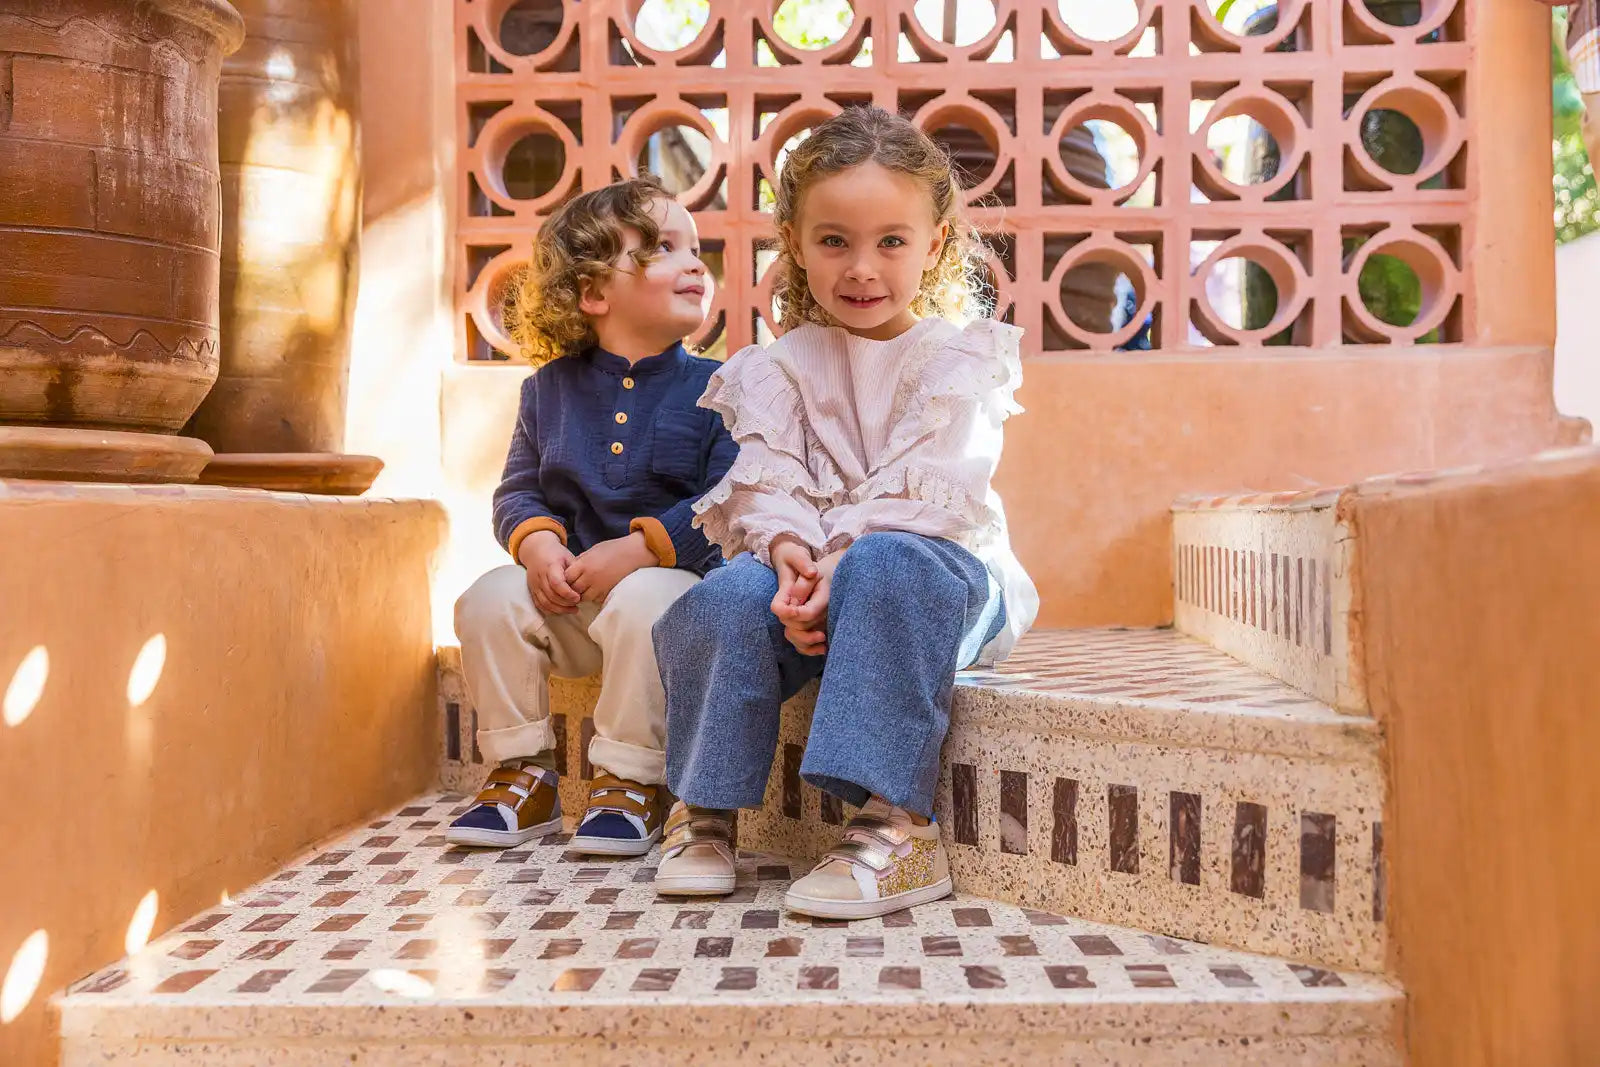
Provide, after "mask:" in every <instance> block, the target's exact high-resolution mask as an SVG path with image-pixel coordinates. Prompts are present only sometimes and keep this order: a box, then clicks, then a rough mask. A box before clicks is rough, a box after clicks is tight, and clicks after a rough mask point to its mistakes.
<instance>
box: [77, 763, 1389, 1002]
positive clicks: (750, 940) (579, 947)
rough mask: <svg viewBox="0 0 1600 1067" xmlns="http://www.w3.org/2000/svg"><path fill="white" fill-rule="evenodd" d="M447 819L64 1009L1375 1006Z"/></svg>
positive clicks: (1201, 966)
mask: <svg viewBox="0 0 1600 1067" xmlns="http://www.w3.org/2000/svg"><path fill="white" fill-rule="evenodd" d="M464 803H465V801H464V800H463V798H461V797H460V796H457V795H453V794H444V795H436V796H429V797H425V798H423V799H420V800H418V801H417V802H416V803H414V804H412V805H410V806H408V807H406V808H403V809H401V810H400V811H397V812H395V813H394V814H392V815H390V816H388V817H386V818H382V819H378V820H376V821H375V822H373V823H371V824H370V825H368V826H366V827H363V828H362V829H360V830H358V831H356V832H355V833H353V834H351V835H349V836H348V837H347V838H346V839H345V840H343V841H341V842H339V843H338V844H336V845H334V846H333V847H332V848H330V849H329V850H327V851H325V852H322V853H319V854H317V855H315V856H312V857H310V858H308V859H306V860H305V861H304V862H302V863H299V864H296V865H295V866H292V867H290V868H289V869H287V870H285V871H283V872H282V873H281V874H278V875H277V876H275V877H273V878H271V879H269V880H267V881H266V882H263V883H262V884H260V885H258V886H256V887H254V888H253V889H250V890H248V891H246V892H244V893H241V894H240V895H239V897H238V899H237V901H235V902H233V903H230V904H227V905H225V906H223V907H220V908H218V909H216V910H213V911H210V912H208V913H206V914H204V915H201V916H199V917H198V918H195V919H193V920H192V921H190V922H187V923H185V924H184V925H183V926H182V927H180V928H179V929H177V930H175V931H173V932H171V933H169V934H167V935H166V936H164V937H162V938H160V939H159V940H157V941H155V942H153V943H152V944H151V945H150V946H149V947H148V948H147V949H146V950H145V951H143V952H142V953H140V954H139V955H138V956H136V957H134V958H132V959H130V960H126V961H124V962H122V963H120V964H118V965H116V966H114V967H110V968H108V969H106V970H103V971H101V972H100V973H98V974H95V975H92V976H90V977H89V978H87V979H85V980H83V981H81V982H79V983H77V984H76V985H75V986H74V987H73V988H72V990H71V995H70V997H69V999H68V1002H67V1005H68V1007H69V1009H70V1007H71V1006H72V1005H73V1004H74V1003H77V1004H85V1003H93V1004H95V1005H100V1006H106V1005H146V1004H152V1005H153V1004H160V1005H175V1004H176V1005H181V1004H182V1003H184V1002H185V1001H186V1000H187V1001H189V1002H193V1003H203V1004H206V1005H228V1004H265V1003H271V1004H280V1005H281V1004H303V1005H328V1004H339V1003H353V1004H384V1003H406V1002H409V1003H418V1002H431V1001H440V1000H459V999H468V1000H481V1001H486V1002H490V1003H498V1004H508V1003H511V1004H520V1005H537V1004H542V1003H550V1004H569V1003H573V1002H584V1001H585V1000H586V999H587V998H612V999H616V998H621V999H622V1000H624V1001H627V1000H636V1001H639V1002H641V1003H655V1002H657V1001H658V999H659V997H660V995H661V994H665V993H670V994H672V996H673V999H674V1000H676V1001H682V1000H684V999H687V1000H689V1001H691V1002H712V1003H714V1002H717V1001H718V1000H719V999H720V998H725V997H728V996H730V995H739V996H742V997H746V998H748V997H752V996H753V997H756V998H761V999H770V1000H772V1001H778V1002H783V1001H789V1000H794V999H796V998H799V999H808V998H821V999H824V1000H837V1001H841V1002H845V1001H849V1002H858V1001H873V1000H880V999H898V1000H901V1001H904V1000H905V999H906V998H911V999H912V1000H914V1001H916V1002H928V1001H933V1002H947V1003H948V1002H966V1001H970V1000H974V999H978V1000H982V999H984V998H991V997H999V998H1002V999H1007V1000H1010V1001H1016V1000H1019V999H1021V1000H1026V1001H1039V1002H1053V1001H1061V1002H1070V1001H1074V1000H1080V1001H1081V1000H1084V999H1092V998H1102V997H1111V998H1127V997H1129V996H1134V997H1138V998H1145V999H1151V1000H1182V1001H1203V1002H1222V1003H1226V1002H1237V1001H1256V1002H1259V1001H1261V1000H1262V999H1264V998H1266V999H1273V998H1284V999H1291V1000H1295V1001H1297V1002H1304V1001H1308V1000H1310V1001H1317V1000H1323V1001H1330V1000H1339V999H1341V998H1345V997H1363V998H1367V997H1371V996H1382V995H1386V993H1387V990H1388V987H1387V986H1385V985H1384V984H1383V983H1382V982H1380V981H1378V980H1376V979H1373V978H1371V977H1367V976H1360V975H1354V974H1338V973H1335V972H1332V971H1328V970H1322V969H1317V968H1309V967H1301V966H1295V965H1291V964H1289V963H1286V962H1283V961H1279V960H1273V959H1269V958H1265V957H1260V956H1252V955H1247V954H1243V953H1238V952H1231V951H1227V950H1223V949H1217V948H1211V947H1207V946H1204V945H1199V944H1193V943H1186V942H1181V941H1175V940H1171V939H1168V938H1164V937H1157V936H1153V935H1146V934H1142V933H1139V932H1137V931H1134V930H1128V929H1123V928H1119V927H1112V926H1105V925H1100V924H1095V923H1088V922H1081V921H1078V920H1075V919H1068V918H1064V917H1062V916H1059V915H1054V914H1048V913H1045V912H1039V911H1031V910H1028V909H1024V908H1019V907H1014V906H1011V905H1006V904H999V903H995V902H991V901H984V900H977V899H972V898H968V897H957V898H951V899H949V900H946V901H943V902H940V903H937V904H932V905H928V906H926V907H923V908H919V909H917V910H915V911H914V912H911V913H902V914H899V915H894V916H889V917H887V918H885V919H872V920H866V921H862V922H858V923H841V922H827V921H810V920H802V919H800V918H799V917H797V916H792V915H790V914H788V913H786V912H785V911H784V910H783V907H782V896H783V892H784V890H785V889H786V888H787V886H788V883H789V881H790V879H791V878H793V877H797V876H798V875H799V874H801V873H803V871H800V870H797V869H795V868H794V867H793V866H792V865H791V864H789V863H788V862H785V861H784V860H782V859H776V858H772V857H768V856H764V855H759V854H751V853H744V854H741V857H740V860H739V883H738V888H737V889H736V891H735V892H734V893H733V895H732V896H731V897H728V898H727V899H725V900H720V901H693V900H691V901H669V900H666V899H662V898H658V897H657V896H656V895H655V892H654V889H653V887H652V884H651V879H652V876H653V875H654V864H655V856H654V855H653V854H652V855H651V856H647V857H645V858H643V859H638V860H621V861H595V860H591V859H588V858H584V857H580V856H578V855H576V854H574V853H572V852H569V851H567V850H566V848H565V844H566V835H564V834H555V835H551V836H550V837H547V838H545V839H544V840H542V841H540V842H538V843H535V844H531V845H530V846H529V847H525V848H521V849H517V850H513V851H505V852H495V851H486V850H463V849H454V848H450V847H448V846H447V845H446V844H445V841H444V838H443V836H442V834H443V828H444V826H445V825H446V824H447V822H448V821H449V819H450V818H451V817H452V815H453V814H455V813H456V812H458V811H460V810H462V805H463V804H464Z"/></svg>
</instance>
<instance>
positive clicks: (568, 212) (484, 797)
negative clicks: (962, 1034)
mask: <svg viewBox="0 0 1600 1067" xmlns="http://www.w3.org/2000/svg"><path fill="white" fill-rule="evenodd" d="M709 285H710V281H709V279H708V278H707V277H706V268H705V264H704V263H702V262H701V261H700V242H699V238H698V237H697V236H696V233H695V226H694V220H693V219H692V218H690V217H689V213H688V212H687V211H685V210H684V209H683V208H682V206H680V205H679V204H678V203H676V202H675V201H674V200H673V199H672V197H671V196H670V195H668V193H667V191H666V190H665V189H664V188H662V186H661V184H660V182H658V181H656V180H655V179H654V178H650V177H643V178H635V179H633V180H631V181H625V182H618V183H616V184H614V185H608V186H606V187H605V188H604V189H597V190H595V191H593V192H589V193H585V194H583V195H582V196H579V197H577V198H575V199H573V200H571V201H569V202H568V203H567V204H565V205H564V206H563V207H562V208H561V209H560V210H559V211H557V212H556V213H555V214H554V215H552V216H551V217H550V218H549V220H548V221H546V222H545V224H544V226H543V227H541V228H540V230H539V236H538V239H537V241H536V243H535V246H534V262H533V265H532V269H530V270H529V271H528V272H527V273H526V274H525V275H524V276H523V277H522V279H521V282H520V284H519V286H518V288H517V290H516V316H515V320H516V335H517V340H518V341H519V342H520V343H521V345H522V347H523V349H524V351H525V352H526V353H527V355H528V357H529V359H530V360H531V361H533V362H534V363H535V364H537V365H539V369H538V371H537V372H536V373H535V374H533V375H532V376H531V377H529V378H528V379H527V380H526V381H524V382H523V385H522V403H521V406H520V408H519V410H518V414H517V424H516V429H515V432H514V433H513V434H512V438H511V447H510V453H509V455H508V457H507V459H506V468H505V475H504V477H503V479H502V480H501V483H500V487H499V489H497V490H496V491H495V494H494V523H495V533H496V535H497V536H498V538H499V540H500V543H501V544H502V545H504V546H505V547H506V550H507V551H508V552H510V553H511V557H512V558H513V559H515V560H516V561H517V564H519V565H518V566H506V567H499V568H497V569H495V570H492V571H490V572H489V573H488V574H486V575H484V576H483V577H482V578H480V579H478V581H477V582H476V583H474V584H473V586H472V588H471V589H469V590H467V592H466V593H465V594H464V595H463V596H462V597H461V599H460V601H459V602H458V603H457V604H456V633H457V634H459V635H460V637H461V666H462V669H463V671H464V672H465V674H466V680H467V690H468V692H469V693H470V694H471V695H472V698H473V701H474V702H475V704H476V706H477V709H478V735H477V741H478V745H479V746H480V748H481V749H482V750H483V754H484V755H485V756H486V757H487V758H488V759H489V760H491V761H493V762H494V763H496V764H497V765H498V766H496V767H495V769H494V770H493V771H491V772H490V773H489V778H488V781H487V782H486V783H485V784H484V787H483V790H482V791H481V792H480V793H479V794H478V798H477V800H476V801H474V803H473V805H472V807H471V808H470V810H468V811H466V812H464V813H463V814H462V815H461V816H460V818H458V819H456V820H455V822H453V823H451V824H450V828H449V830H448V831H446V834H445V837H446V838H447V839H448V840H449V841H450V842H451V843H452V844H457V845H478V846H488V847H498V848H507V847H510V846H513V845H520V844H522V843H523V842H525V841H527V840H528V839H529V838H532V837H537V836H539V835H541V834H545V833H549V832H550V831H552V830H559V829H560V828H561V825H562V824H561V804H560V801H559V799H558V794H557V789H558V785H559V780H558V777H557V767H558V762H557V758H556V753H555V745H556V740H557V739H556V734H555V732H554V730H553V728H552V727H551V724H550V710H549V694H548V692H547V689H546V683H547V681H548V679H549V677H550V675H551V674H556V675H561V676H564V677H569V678H570V677H581V676H583V675H586V674H592V673H594V672H596V671H598V672H600V675H601V680H600V699H599V702H598V703H597V704H596V705H595V711H594V724H595V731H594V739H593V740H592V741H591V742H590V744H589V753H588V755H589V760H590V762H591V763H592V764H593V765H594V768H595V778H594V781H593V783H592V789H591V792H590V797H589V806H588V810H587V811H586V812H585V813H584V816H583V819H582V821H581V822H580V823H579V825H578V832H577V834H576V835H575V836H574V837H573V839H572V847H573V848H574V849H576V850H577V851H580V852H589V853H597V854H602V855H625V856H636V855H641V854H643V853H645V852H647V851H649V850H650V848H651V846H652V845H653V844H654V843H655V841H656V839H657V838H658V837H659V836H660V834H661V829H662V823H663V820H664V818H665V816H666V803H665V800H666V797H665V793H664V790H663V789H662V787H661V783H662V780H663V778H664V777H665V773H666V756H665V755H664V754H663V752H662V748H663V745H664V743H665V740H666V697H665V696H664V695H663V693H662V692H661V679H660V675H659V674H658V672H657V670H656V662H655V653H654V649H653V648H652V646H651V641H650V629H651V626H652V625H653V624H654V623H655V621H656V619H657V618H659V617H660V615H661V613H662V612H663V611H665V610H666V608H667V605H668V604H671V603H672V602H673V601H674V600H675V599H677V598H678V596H679V595H681V594H682V593H683V592H684V590H686V589H689V588H692V587H693V586H694V584H695V583H696V582H697V581H698V580H699V577H700V575H702V574H704V573H706V571H708V570H711V569H712V568H715V567H718V566H720V565H721V563H722V558H721V553H719V552H718V551H717V550H716V549H715V548H714V547H712V546H711V545H710V544H709V543H708V542H707V541H706V539H705V535H704V534H702V533H701V532H700V531H698V530H696V529H695V528H694V525H693V523H694V512H693V503H694V501H695V500H696V499H697V498H698V497H700V496H701V495H703V494H704V493H705V491H706V490H707V489H708V488H710V487H711V486H713V485H715V484H716V482H717V481H718V480H719V479H721V477H722V476H723V474H724V473H725V472H726V471H727V470H728V467H729V465H730V464H731V463H732V462H733V457H734V453H735V452H736V451H737V450H738V446H737V445H735V444H734V443H733V440H732V438H730V437H729V436H728V433H727V431H726V430H724V429H723V427H722V419H721V418H720V417H718V416H717V415H716V414H715V413H713V412H710V411H706V410H704V409H703V408H700V407H697V406H696V404H695V401H696V400H697V399H698V398H699V396H700V394H701V393H702V392H703V391H704V390H705V388H706V384H707V382H708V381H709V379H710V377H711V374H712V372H713V371H714V370H716V369H717V366H718V365H717V364H716V363H715V362H713V361H712V360H709V359H697V358H695V357H693V356H690V355H689V354H688V353H687V352H685V351H684V348H683V345H682V344H681V343H680V342H681V340H682V338H683V337H684V336H685V335H686V334H689V333H692V332H693V331H694V330H696V329H698V328H699V327H700V324H701V322H703V321H704V319H705V305H706V301H707V298H708V295H709Z"/></svg>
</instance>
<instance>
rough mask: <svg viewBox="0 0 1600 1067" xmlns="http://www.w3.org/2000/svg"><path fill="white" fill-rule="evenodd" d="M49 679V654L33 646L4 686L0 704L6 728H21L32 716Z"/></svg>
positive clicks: (38, 646) (42, 647)
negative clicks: (4, 691)
mask: <svg viewBox="0 0 1600 1067" xmlns="http://www.w3.org/2000/svg"><path fill="white" fill-rule="evenodd" d="M49 677H50V653H49V652H47V651H46V650H45V647H44V646H43V645H35V646H34V647H33V649H32V651H30V652H29V653H28V654H27V655H26V656H23V657H22V662H21V663H20V664H18V665H17V670H16V673H14V674H13V675H12V676H11V684H10V685H8V686H6V695H5V702H4V703H3V704H0V714H3V715H4V718H5V723H6V725H7V726H21V725H22V723H23V720H25V719H26V718H27V717H28V716H29V715H32V714H33V709H34V708H36V707H38V706H39V699H40V698H41V697H43V696H44V683H45V681H46V680H47V679H48V678H49Z"/></svg>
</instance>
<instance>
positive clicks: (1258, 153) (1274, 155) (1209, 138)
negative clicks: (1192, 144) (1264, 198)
mask: <svg viewBox="0 0 1600 1067" xmlns="http://www.w3.org/2000/svg"><path fill="white" fill-rule="evenodd" d="M1206 148H1207V149H1209V150H1210V152H1211V161H1212V163H1213V164H1215V166H1216V168H1217V171H1218V172H1219V173H1220V174H1221V175H1222V176H1223V177H1224V178H1226V179H1228V181H1230V182H1233V183H1234V184H1235V185H1259V184H1261V183H1262V182H1269V181H1271V180H1272V179H1273V178H1276V177H1277V176H1278V167H1279V165H1280V164H1281V163H1282V162H1283V150H1282V149H1281V148H1280V147H1279V145H1278V139H1277V138H1276V137H1274V136H1272V134H1271V132H1269V131H1268V130H1267V128H1266V126H1264V125H1262V124H1261V122H1260V121H1259V120H1258V119H1256V118H1255V117H1254V116H1253V115H1229V116H1228V117H1227V118H1224V119H1218V120H1217V121H1216V122H1213V123H1212V124H1211V127H1210V128H1209V129H1208V130H1207V131H1206Z"/></svg>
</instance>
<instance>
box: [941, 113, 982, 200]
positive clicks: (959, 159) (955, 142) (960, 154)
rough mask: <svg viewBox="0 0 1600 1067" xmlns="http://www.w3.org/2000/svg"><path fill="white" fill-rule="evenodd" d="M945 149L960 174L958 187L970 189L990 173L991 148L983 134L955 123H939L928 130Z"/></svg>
mask: <svg viewBox="0 0 1600 1067" xmlns="http://www.w3.org/2000/svg"><path fill="white" fill-rule="evenodd" d="M928 136H929V137H932V138H933V139H934V140H935V141H937V142H938V143H939V144H940V145H941V146H943V147H944V150H945V151H946V152H949V153H950V161H951V162H952V163H954V164H955V166H956V173H957V174H958V175H960V177H961V187H962V188H963V189H971V188H973V187H974V186H978V185H982V184H983V183H984V182H986V181H988V180H989V176H990V175H991V174H993V173H994V168H995V163H996V160H995V155H994V149H993V148H990V147H989V142H988V141H986V140H984V137H983V134H981V133H979V132H978V131H977V130H975V129H973V128H972V127H971V126H966V125H963V124H961V123H957V122H943V123H940V124H939V125H938V126H936V127H935V128H933V129H931V130H929V131H928Z"/></svg>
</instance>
